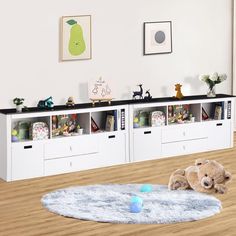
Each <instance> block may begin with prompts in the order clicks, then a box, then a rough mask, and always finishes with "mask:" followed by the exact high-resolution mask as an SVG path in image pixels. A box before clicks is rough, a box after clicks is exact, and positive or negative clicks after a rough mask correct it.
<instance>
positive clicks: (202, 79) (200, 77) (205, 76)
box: [199, 75, 209, 82]
mask: <svg viewBox="0 0 236 236" xmlns="http://www.w3.org/2000/svg"><path fill="white" fill-rule="evenodd" d="M199 79H200V80H201V81H203V82H206V80H207V79H209V75H200V76H199Z"/></svg>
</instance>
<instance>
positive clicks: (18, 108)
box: [16, 104, 24, 112]
mask: <svg viewBox="0 0 236 236" xmlns="http://www.w3.org/2000/svg"><path fill="white" fill-rule="evenodd" d="M23 107H24V106H23V104H21V105H16V112H22V109H23Z"/></svg>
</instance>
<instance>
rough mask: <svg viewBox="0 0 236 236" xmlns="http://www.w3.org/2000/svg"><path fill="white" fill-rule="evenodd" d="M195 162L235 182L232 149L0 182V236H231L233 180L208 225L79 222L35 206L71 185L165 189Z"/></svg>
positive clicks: (235, 222)
mask: <svg viewBox="0 0 236 236" xmlns="http://www.w3.org/2000/svg"><path fill="white" fill-rule="evenodd" d="M235 138H236V135H235ZM235 144H236V142H235ZM235 146H236V145H235ZM200 157H204V158H208V159H215V160H217V161H219V162H220V163H222V164H223V165H224V166H225V168H226V169H227V170H228V171H230V172H231V173H232V174H233V176H234V179H235V176H236V147H235V148H233V149H227V150H222V151H217V152H208V153H202V154H194V155H188V156H181V157H175V158H168V159H162V160H155V161H147V162H142V163H134V164H127V165H123V166H116V167H109V168H103V169H97V170H90V171H83V172H77V173H72V174H65V175H58V176H52V177H45V178H38V179H33V180H26V181H17V182H13V183H6V182H4V181H1V180H0V235H1V236H29V235H30V236H37V235H40V236H42V235H50V236H62V235H65V236H73V235H79V236H84V235H85V236H88V235H93V236H94V235H101V236H107V235H112V236H113V235H122V236H134V235H141V236H152V235H158V236H159V235H167V236H168V235H170V236H171V235H177V236H180V235H181V236H185V235H186V236H187V235H191V236H195V235H197V236H199V235H207V236H210V235H214V236H215V235H224V236H231V235H232V236H233V235H236V180H233V182H232V183H231V184H230V187H229V192H228V193H227V194H226V195H217V197H218V198H219V199H220V200H221V201H222V205H223V210H222V212H221V213H220V214H218V215H216V216H213V217H210V218H208V219H204V220H200V221H195V222H188V223H178V224H170V225H125V224H120V225H119V224H108V223H96V222H90V221H79V220H76V219H70V218H65V217H61V216H58V215H54V214H53V213H50V212H48V211H47V210H46V209H44V208H43V207H42V206H41V204H40V199H41V197H42V195H43V194H45V193H48V192H49V191H52V190H55V189H58V188H64V187H69V186H73V185H88V184H98V183H144V182H145V183H147V182H148V183H153V184H167V183H168V178H169V176H170V173H171V172H172V171H173V170H175V169H177V168H185V167H187V166H188V165H191V164H193V163H194V160H195V159H196V158H200Z"/></svg>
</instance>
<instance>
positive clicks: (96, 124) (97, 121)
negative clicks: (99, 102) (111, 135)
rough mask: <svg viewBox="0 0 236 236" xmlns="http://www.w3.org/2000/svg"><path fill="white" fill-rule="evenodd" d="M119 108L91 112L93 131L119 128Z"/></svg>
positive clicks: (107, 130) (98, 131) (108, 130)
mask: <svg viewBox="0 0 236 236" xmlns="http://www.w3.org/2000/svg"><path fill="white" fill-rule="evenodd" d="M117 114H118V111H117V110H109V111H96V112H92V113H91V133H100V132H113V131H117V130H118V119H117Z"/></svg>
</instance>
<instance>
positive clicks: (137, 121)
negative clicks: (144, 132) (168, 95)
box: [133, 106, 167, 128]
mask: <svg viewBox="0 0 236 236" xmlns="http://www.w3.org/2000/svg"><path fill="white" fill-rule="evenodd" d="M166 110H167V107H166V106H155V107H145V108H136V109H134V112H133V128H146V127H157V126H165V125H166V124H167V122H166Z"/></svg>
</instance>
